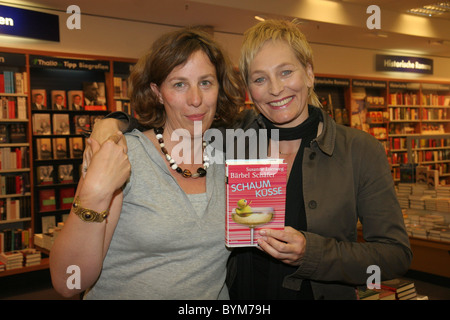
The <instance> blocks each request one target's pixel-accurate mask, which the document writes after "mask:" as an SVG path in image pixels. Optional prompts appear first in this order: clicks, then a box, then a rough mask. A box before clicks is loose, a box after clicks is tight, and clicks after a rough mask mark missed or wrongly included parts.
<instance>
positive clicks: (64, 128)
mask: <svg viewBox="0 0 450 320" xmlns="http://www.w3.org/2000/svg"><path fill="white" fill-rule="evenodd" d="M53 134H70V125H69V115H68V114H67V113H55V114H54V115H53Z"/></svg>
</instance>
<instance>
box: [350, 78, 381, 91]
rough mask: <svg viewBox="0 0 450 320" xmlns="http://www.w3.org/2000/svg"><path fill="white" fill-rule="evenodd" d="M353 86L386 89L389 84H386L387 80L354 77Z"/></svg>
mask: <svg viewBox="0 0 450 320" xmlns="http://www.w3.org/2000/svg"><path fill="white" fill-rule="evenodd" d="M352 86H353V87H363V88H377V89H386V87H387V84H386V81H376V80H358V79H353V80H352Z"/></svg>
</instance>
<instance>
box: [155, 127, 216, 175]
mask: <svg viewBox="0 0 450 320" xmlns="http://www.w3.org/2000/svg"><path fill="white" fill-rule="evenodd" d="M153 131H155V135H156V139H158V143H159V146H160V147H161V152H162V153H163V154H164V156H165V157H166V160H167V161H168V162H169V164H170V167H171V168H172V169H173V170H175V171H176V172H178V173H179V174H181V175H182V176H183V177H185V178H199V177H204V176H206V173H207V172H206V169H208V167H209V158H208V156H207V155H206V154H205V147H206V142H205V141H203V167H200V168H198V169H197V172H196V173H192V172H191V171H190V170H188V169H184V170H183V169H181V168H180V167H179V166H178V165H177V164H176V163H175V160H173V159H172V157H171V156H170V155H169V153H168V152H167V149H166V148H165V144H164V139H163V132H164V129H163V128H154V129H153Z"/></svg>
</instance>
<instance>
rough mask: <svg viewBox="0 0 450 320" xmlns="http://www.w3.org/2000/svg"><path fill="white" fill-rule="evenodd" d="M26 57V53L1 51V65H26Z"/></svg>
mask: <svg viewBox="0 0 450 320" xmlns="http://www.w3.org/2000/svg"><path fill="white" fill-rule="evenodd" d="M25 65H26V59H25V55H24V54H18V53H7V52H0V66H8V67H14V66H21V67H23V66H25Z"/></svg>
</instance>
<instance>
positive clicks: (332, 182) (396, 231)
mask: <svg viewBox="0 0 450 320" xmlns="http://www.w3.org/2000/svg"><path fill="white" fill-rule="evenodd" d="M321 112H322V118H323V122H322V123H321V130H320V129H319V133H318V136H317V138H316V139H314V140H313V141H312V142H311V146H310V148H305V151H304V152H305V153H304V156H303V195H304V201H305V211H306V219H307V225H308V230H307V232H303V233H304V235H305V238H306V250H305V255H304V257H303V258H302V261H301V265H300V266H299V268H298V269H297V271H296V272H295V273H293V274H291V275H289V276H287V277H286V278H285V280H284V283H283V286H284V287H286V288H290V289H294V290H299V289H300V286H301V283H302V279H310V280H311V286H312V289H313V293H314V297H315V299H355V298H356V293H355V286H359V285H365V284H366V283H367V279H368V278H369V276H371V275H372V273H373V271H371V270H369V271H368V270H367V268H368V267H369V266H371V265H375V266H378V267H379V269H380V271H381V280H384V279H392V278H396V277H399V276H401V275H403V274H404V273H405V272H406V271H407V270H408V268H409V266H410V263H411V260H412V252H411V250H410V245H409V238H408V235H407V233H406V229H405V226H404V221H403V216H402V211H401V208H400V205H399V203H398V200H397V197H396V193H395V189H394V183H393V180H392V175H391V171H390V167H389V164H388V161H387V157H386V153H385V150H384V148H383V146H382V145H381V144H380V142H379V141H378V140H376V139H375V138H374V137H372V136H371V135H369V134H368V133H366V132H363V131H361V130H358V129H354V128H349V127H345V126H342V125H339V124H336V123H335V121H334V120H333V119H332V118H330V117H329V116H328V115H327V114H326V113H325V112H324V111H323V110H321ZM240 126H241V127H242V128H243V129H244V130H246V129H249V128H254V129H259V128H264V127H265V126H264V123H263V121H262V119H261V115H256V114H253V115H250V114H248V115H246V117H245V120H244V122H243V123H241V125H240ZM319 128H320V127H319ZM358 219H359V220H360V222H361V223H362V225H363V236H364V240H365V242H357V221H358ZM235 268H236V263H233V261H231V263H230V270H229V271H230V272H231V271H233V269H235ZM368 272H369V273H368ZM232 278H233V274H232V273H230V279H231V281H232Z"/></svg>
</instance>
